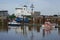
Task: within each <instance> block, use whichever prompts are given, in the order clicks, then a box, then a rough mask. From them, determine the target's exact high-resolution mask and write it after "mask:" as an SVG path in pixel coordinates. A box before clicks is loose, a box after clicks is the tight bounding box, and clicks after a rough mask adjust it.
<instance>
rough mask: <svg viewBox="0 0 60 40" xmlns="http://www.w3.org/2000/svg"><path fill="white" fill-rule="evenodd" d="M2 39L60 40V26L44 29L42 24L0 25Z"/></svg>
mask: <svg viewBox="0 0 60 40" xmlns="http://www.w3.org/2000/svg"><path fill="white" fill-rule="evenodd" d="M0 40H60V28H52V29H51V30H48V31H46V30H44V29H43V28H42V27H40V26H32V25H29V26H19V27H17V26H14V27H13V26H6V27H5V26H4V27H2V26H1V27H0Z"/></svg>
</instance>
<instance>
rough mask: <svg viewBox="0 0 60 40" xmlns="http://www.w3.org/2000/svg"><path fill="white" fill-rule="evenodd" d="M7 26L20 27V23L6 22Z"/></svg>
mask: <svg viewBox="0 0 60 40" xmlns="http://www.w3.org/2000/svg"><path fill="white" fill-rule="evenodd" d="M8 25H9V26H20V25H21V24H20V23H17V22H16V21H12V22H8Z"/></svg>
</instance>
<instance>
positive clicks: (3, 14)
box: [0, 10, 8, 19]
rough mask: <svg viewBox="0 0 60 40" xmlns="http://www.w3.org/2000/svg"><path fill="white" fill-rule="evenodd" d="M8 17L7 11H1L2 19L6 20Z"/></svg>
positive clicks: (0, 17) (0, 16)
mask: <svg viewBox="0 0 60 40" xmlns="http://www.w3.org/2000/svg"><path fill="white" fill-rule="evenodd" d="M7 16H8V11H7V10H1V11H0V19H6V18H7Z"/></svg>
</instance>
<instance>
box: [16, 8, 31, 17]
mask: <svg viewBox="0 0 60 40" xmlns="http://www.w3.org/2000/svg"><path fill="white" fill-rule="evenodd" d="M15 9H16V12H15V16H16V17H22V15H31V13H30V12H29V11H27V8H26V7H21V8H15Z"/></svg>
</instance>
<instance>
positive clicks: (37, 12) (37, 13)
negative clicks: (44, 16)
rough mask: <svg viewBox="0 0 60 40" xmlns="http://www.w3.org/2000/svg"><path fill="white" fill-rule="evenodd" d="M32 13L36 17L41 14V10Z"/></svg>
mask: <svg viewBox="0 0 60 40" xmlns="http://www.w3.org/2000/svg"><path fill="white" fill-rule="evenodd" d="M31 15H32V16H34V17H38V16H40V12H39V11H34V13H33V14H31Z"/></svg>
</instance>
